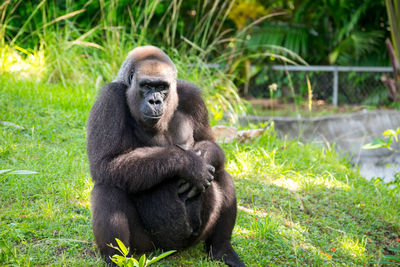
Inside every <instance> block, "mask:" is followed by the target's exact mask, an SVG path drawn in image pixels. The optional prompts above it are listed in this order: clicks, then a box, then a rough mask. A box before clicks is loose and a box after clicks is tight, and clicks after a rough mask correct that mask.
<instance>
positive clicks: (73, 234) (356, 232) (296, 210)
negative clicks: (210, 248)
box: [0, 76, 400, 266]
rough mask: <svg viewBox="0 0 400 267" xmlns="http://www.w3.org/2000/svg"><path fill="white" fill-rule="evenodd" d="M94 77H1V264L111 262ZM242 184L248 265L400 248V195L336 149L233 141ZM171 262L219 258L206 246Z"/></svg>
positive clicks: (241, 230)
mask: <svg viewBox="0 0 400 267" xmlns="http://www.w3.org/2000/svg"><path fill="white" fill-rule="evenodd" d="M96 93H97V92H96V90H95V89H94V86H87V87H83V86H68V87H67V88H64V87H62V86H61V85H49V84H45V83H41V82H33V81H29V82H28V81H22V80H17V79H15V78H13V77H12V76H2V77H0V111H1V113H0V121H9V122H13V123H16V124H18V125H20V126H22V127H24V129H18V128H16V127H14V126H10V125H4V124H1V125H0V170H5V169H12V170H29V171H35V172H37V173H36V174H30V175H28V174H5V173H3V174H0V209H1V212H0V265H8V264H11V265H24V266H29V265H32V266H37V265H65V266H87V265H94V266H102V265H103V263H102V261H101V260H100V258H99V253H98V252H97V249H96V247H95V244H94V238H93V234H92V229H91V221H90V220H91V219H90V204H89V194H90V190H91V187H92V181H91V178H90V175H89V168H88V162H87V156H86V141H85V132H86V120H87V117H88V113H89V109H90V107H91V105H92V103H93V101H94V99H95V96H96ZM222 146H223V148H224V150H225V152H226V155H227V169H228V171H229V172H230V173H231V174H232V175H233V177H234V179H235V183H236V188H237V198H238V208H239V212H238V218H237V223H236V227H235V230H234V235H233V240H232V243H233V246H234V247H235V249H236V251H237V252H238V253H239V255H240V257H241V258H242V259H243V260H244V262H245V263H246V264H247V265H248V266H267V265H268V266H271V265H272V266H273V265H275V266H281V265H290V266H296V265H298V266H304V265H314V266H321V265H326V266H330V265H357V266H360V265H361V266H362V265H366V266H370V265H379V261H380V260H381V258H382V256H383V255H384V254H388V253H389V250H388V247H396V246H397V247H398V246H400V199H399V198H398V197H394V196H392V195H391V194H390V192H389V191H388V190H387V188H386V187H385V186H383V185H382V184H380V183H376V184H374V183H373V182H368V181H366V180H365V179H363V178H362V177H360V176H359V175H358V173H357V171H355V170H354V169H353V168H352V166H351V165H350V164H349V163H348V162H347V161H346V160H345V159H341V158H340V157H338V155H337V154H336V152H335V151H332V150H326V149H322V148H318V147H316V146H313V145H309V144H302V143H300V142H298V141H288V140H281V139H278V138H277V137H276V135H275V133H274V131H273V129H272V128H269V130H267V131H266V133H265V134H264V135H263V136H262V137H260V138H258V139H256V140H254V142H253V143H248V144H238V143H231V144H224V145H222ZM160 266H215V263H208V262H207V261H206V260H205V253H204V250H203V247H202V245H198V246H196V247H194V248H191V249H188V250H186V251H183V252H179V253H175V254H173V256H171V257H169V258H167V259H164V260H162V261H161V262H160Z"/></svg>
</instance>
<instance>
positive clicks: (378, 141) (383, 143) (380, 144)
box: [362, 138, 388, 149]
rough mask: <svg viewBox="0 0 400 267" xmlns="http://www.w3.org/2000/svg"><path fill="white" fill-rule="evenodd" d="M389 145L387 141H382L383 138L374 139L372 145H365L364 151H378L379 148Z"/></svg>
mask: <svg viewBox="0 0 400 267" xmlns="http://www.w3.org/2000/svg"><path fill="white" fill-rule="evenodd" d="M387 145H388V143H387V141H386V140H384V139H381V138H374V140H373V141H372V143H368V144H365V145H363V147H362V148H363V149H377V148H383V147H387Z"/></svg>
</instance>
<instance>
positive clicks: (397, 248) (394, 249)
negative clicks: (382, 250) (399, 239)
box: [389, 247, 400, 253]
mask: <svg viewBox="0 0 400 267" xmlns="http://www.w3.org/2000/svg"><path fill="white" fill-rule="evenodd" d="M389 250H391V251H393V252H398V253H400V247H390V248H389Z"/></svg>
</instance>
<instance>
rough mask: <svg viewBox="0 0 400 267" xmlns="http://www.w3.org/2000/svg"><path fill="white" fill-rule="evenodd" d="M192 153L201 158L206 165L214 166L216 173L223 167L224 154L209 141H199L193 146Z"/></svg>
mask: <svg viewBox="0 0 400 267" xmlns="http://www.w3.org/2000/svg"><path fill="white" fill-rule="evenodd" d="M193 151H195V152H196V154H197V155H199V156H200V157H201V158H203V159H204V160H205V162H206V163H207V164H210V165H212V166H214V167H215V169H216V171H218V170H220V169H221V168H223V167H224V163H225V156H224V152H223V151H222V149H221V148H220V147H219V146H218V145H217V144H216V143H214V142H211V141H200V142H198V143H196V144H195V145H194V147H193Z"/></svg>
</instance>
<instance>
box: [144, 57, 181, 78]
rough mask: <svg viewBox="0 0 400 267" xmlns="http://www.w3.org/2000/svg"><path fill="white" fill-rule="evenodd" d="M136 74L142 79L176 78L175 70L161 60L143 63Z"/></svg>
mask: <svg viewBox="0 0 400 267" xmlns="http://www.w3.org/2000/svg"><path fill="white" fill-rule="evenodd" d="M136 73H137V75H138V76H140V77H166V78H175V77H176V71H175V68H174V67H173V66H171V65H170V64H168V63H165V62H162V61H159V60H144V61H141V62H140V63H139V64H138V65H137V66H136Z"/></svg>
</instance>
